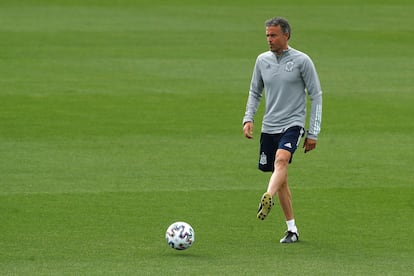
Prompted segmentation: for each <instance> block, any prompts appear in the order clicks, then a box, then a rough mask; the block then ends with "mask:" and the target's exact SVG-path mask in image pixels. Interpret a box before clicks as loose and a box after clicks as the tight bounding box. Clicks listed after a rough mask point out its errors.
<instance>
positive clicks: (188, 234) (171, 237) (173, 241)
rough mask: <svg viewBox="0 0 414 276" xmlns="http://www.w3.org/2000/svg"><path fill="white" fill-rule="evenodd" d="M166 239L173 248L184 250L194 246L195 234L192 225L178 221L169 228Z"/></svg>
mask: <svg viewBox="0 0 414 276" xmlns="http://www.w3.org/2000/svg"><path fill="white" fill-rule="evenodd" d="M165 239H166V240H167V243H168V245H169V246H170V247H171V248H174V249H177V250H184V249H187V248H189V247H190V246H191V245H193V243H194V240H195V233H194V230H193V227H191V225H190V224H188V223H186V222H183V221H178V222H174V223H173V224H171V225H170V226H169V227H168V229H167V231H166V233H165Z"/></svg>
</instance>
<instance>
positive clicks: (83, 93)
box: [0, 0, 414, 275]
mask: <svg viewBox="0 0 414 276" xmlns="http://www.w3.org/2000/svg"><path fill="white" fill-rule="evenodd" d="M413 14H414V3H413V2H412V1H408V0H395V1H363V3H361V1H356V0H355V1H327V0H326V1H325V0H312V1H305V0H302V1H288V2H286V1H285V2H284V3H282V2H280V3H278V2H274V1H273V2H272V1H262V0H259V1H247V0H242V1H237V2H234V1H230V0H222V1H218V0H206V1H190V0H187V1H178V0H173V1H161V0H159V1H157V0H153V1H149V0H143V1H132V0H130V1H127V0H118V1H115V0H111V1H109V0H85V1H82V0H71V1H69V0H56V1H52V0H50V1H47V0H38V1H35V0H32V1H30V0H23V1H11V0H3V1H1V2H0V274H1V275H175V274H188V275H219V274H222V275H288V274H289V275H333V274H335V275H411V274H412V271H414V262H413V260H414V236H413V233H414V220H413V218H414V216H413V214H414V201H413V199H414V187H413V185H414V174H413V169H412V167H413V164H414V143H413V141H414V140H413V139H414V138H413V137H414V121H413V118H414V111H413V103H414V94H413V92H414V91H413V87H414V74H413V68H414V59H413V57H414V48H413V45H414V19H413V16H412V15H413ZM273 16H284V17H287V18H288V19H289V21H290V23H291V25H292V28H293V31H292V38H291V42H290V45H291V46H293V47H294V48H296V49H298V50H302V51H304V52H306V53H307V54H308V55H309V56H311V58H312V59H313V61H314V63H315V65H316V67H317V70H318V73H319V77H320V79H321V83H322V88H323V91H324V102H323V108H324V110H323V123H322V132H321V135H320V138H319V143H318V147H317V149H316V150H315V151H312V152H310V153H307V154H306V155H305V154H303V152H302V151H301V150H299V151H298V152H297V153H296V154H295V157H294V162H293V163H292V165H291V166H290V168H289V181H290V185H291V189H292V192H293V199H294V208H295V217H296V221H297V224H298V227H299V231H300V238H301V241H300V242H299V243H297V244H294V245H281V244H279V243H278V240H279V239H280V238H281V236H282V235H283V232H284V231H285V227H286V226H285V224H284V221H283V215H282V212H281V211H280V209H279V208H278V206H276V208H274V209H273V210H272V212H271V213H270V215H269V217H268V218H267V219H266V220H265V221H259V220H257V219H256V211H257V205H258V201H259V199H260V196H261V194H262V193H263V191H264V189H265V188H266V186H267V181H268V178H269V175H268V174H263V173H260V172H259V171H258V170H257V169H256V163H257V159H258V137H259V132H260V120H261V114H262V113H263V107H264V105H263V104H262V105H261V108H260V110H259V114H257V116H256V125H255V138H254V140H253V141H249V140H247V139H245V138H244V137H243V135H242V126H241V120H242V117H243V114H244V110H245V104H246V100H247V93H248V88H249V83H250V78H251V74H252V69H253V65H254V62H255V59H256V57H257V55H258V54H259V53H261V52H263V51H266V50H267V46H266V40H265V35H264V26H263V24H264V21H265V20H266V19H268V18H270V17H273ZM179 220H183V221H186V222H188V223H190V224H191V225H192V226H193V227H194V230H195V234H196V241H195V243H194V245H193V246H192V247H191V248H190V249H188V250H185V251H182V252H180V251H175V250H172V249H170V248H168V246H167V244H166V242H165V240H164V234H165V230H166V229H167V227H168V225H170V224H171V223H172V222H174V221H179Z"/></svg>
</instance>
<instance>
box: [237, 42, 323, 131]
mask: <svg viewBox="0 0 414 276" xmlns="http://www.w3.org/2000/svg"><path fill="white" fill-rule="evenodd" d="M263 90H265V99H266V109H265V114H264V116H263V123H262V132H264V133H269V134H274V133H281V132H284V131H285V130H286V129H288V128H290V127H293V126H301V127H303V128H304V127H305V120H306V99H307V96H306V91H307V93H308V95H309V98H310V100H311V112H310V118H309V119H310V122H309V130H308V134H307V137H308V138H311V139H317V138H318V134H319V132H320V130H321V121H322V90H321V85H320V82H319V78H318V74H317V72H316V69H315V66H314V64H313V62H312V60H311V59H310V58H309V56H307V55H306V54H305V53H302V52H300V51H298V50H295V49H293V48H291V47H289V49H288V50H285V51H284V52H283V53H282V55H281V56H278V57H277V56H276V54H275V53H273V52H271V51H267V52H265V53H262V54H260V55H259V56H258V57H257V60H256V64H255V66H254V70H253V76H252V81H251V84H250V92H249V97H248V100H247V105H246V113H245V115H244V118H243V124H244V123H246V122H249V121H250V122H253V120H254V115H255V114H256V112H257V109H258V106H259V103H260V99H261V97H262V93H263Z"/></svg>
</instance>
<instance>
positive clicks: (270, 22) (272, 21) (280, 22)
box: [265, 17, 291, 39]
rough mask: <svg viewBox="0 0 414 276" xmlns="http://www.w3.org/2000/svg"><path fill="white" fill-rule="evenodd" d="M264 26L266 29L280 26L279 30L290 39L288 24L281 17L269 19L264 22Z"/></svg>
mask: <svg viewBox="0 0 414 276" xmlns="http://www.w3.org/2000/svg"><path fill="white" fill-rule="evenodd" d="M265 26H266V27H270V26H280V28H282V31H283V33H289V37H288V39H290V34H291V29H290V25H289V22H288V21H287V19H286V18H283V17H274V18H270V19H268V20H266V22H265Z"/></svg>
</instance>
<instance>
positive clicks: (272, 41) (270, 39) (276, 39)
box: [266, 25, 289, 54]
mask: <svg viewBox="0 0 414 276" xmlns="http://www.w3.org/2000/svg"><path fill="white" fill-rule="evenodd" d="M266 37H267V43H268V45H269V49H270V51H272V52H276V53H277V54H281V53H282V52H283V50H286V49H287V48H288V40H289V33H283V31H282V28H281V27H280V26H279V25H278V26H269V27H266Z"/></svg>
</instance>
